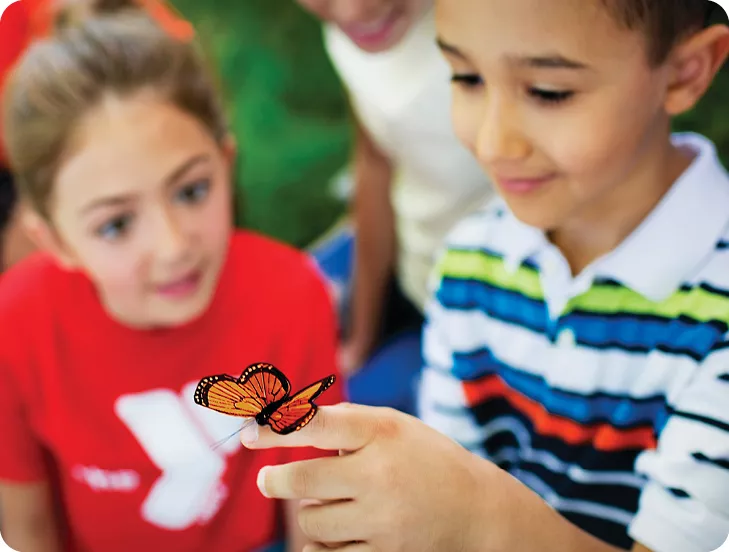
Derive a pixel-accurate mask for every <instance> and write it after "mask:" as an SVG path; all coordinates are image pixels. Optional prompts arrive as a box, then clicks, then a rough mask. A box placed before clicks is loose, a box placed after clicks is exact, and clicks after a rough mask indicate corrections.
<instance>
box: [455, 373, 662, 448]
mask: <svg viewBox="0 0 729 552" xmlns="http://www.w3.org/2000/svg"><path fill="white" fill-rule="evenodd" d="M463 390H464V392H465V394H466V402H467V403H468V404H469V406H474V405H478V404H482V403H484V402H486V401H487V400H489V399H495V398H503V399H505V400H506V401H507V402H508V403H509V404H510V405H511V406H512V407H514V408H515V409H517V410H518V411H519V412H521V413H522V414H524V415H525V416H526V417H527V418H529V420H531V422H532V424H533V425H534V431H536V432H537V433H539V434H540V435H543V436H545V437H558V438H559V439H562V440H563V441H564V442H565V443H568V444H570V445H592V446H593V447H594V448H595V449H597V450H602V451H619V450H625V449H654V448H656V444H657V442H656V437H655V434H654V431H653V428H650V427H644V428H635V429H624V430H621V429H617V428H615V427H613V426H611V425H609V424H595V425H590V426H586V425H582V424H580V423H578V422H575V421H574V420H570V419H569V418H565V417H562V416H556V415H554V414H550V413H549V412H547V410H546V409H545V408H544V406H542V405H541V404H539V403H538V402H536V401H533V400H532V399H530V398H528V397H525V396H524V395H522V394H521V393H519V392H518V391H516V390H514V389H512V388H511V387H509V386H508V385H506V384H505V383H504V382H503V381H502V380H501V378H499V377H498V376H497V375H494V376H488V377H486V378H483V379H481V380H478V381H474V382H465V383H464V384H463Z"/></svg>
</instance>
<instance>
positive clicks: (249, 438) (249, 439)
mask: <svg viewBox="0 0 729 552" xmlns="http://www.w3.org/2000/svg"><path fill="white" fill-rule="evenodd" d="M256 441H258V424H255V423H254V424H250V425H247V426H246V427H244V428H243V430H242V431H241V432H240V442H241V443H243V444H244V445H252V444H253V443H255V442H256Z"/></svg>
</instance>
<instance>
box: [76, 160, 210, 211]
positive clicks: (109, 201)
mask: <svg viewBox="0 0 729 552" xmlns="http://www.w3.org/2000/svg"><path fill="white" fill-rule="evenodd" d="M209 159H210V155H208V154H207V153H201V154H198V155H193V156H192V157H190V158H189V159H187V160H186V161H185V162H184V163H182V164H180V166H179V167H177V168H176V169H175V170H174V171H172V172H171V173H170V174H169V175H168V176H167V177H165V180H164V185H165V186H170V185H172V184H174V183H175V182H176V181H177V180H179V179H180V178H181V177H182V176H183V175H184V174H185V173H186V172H187V171H189V170H190V169H192V168H193V167H194V166H196V165H198V164H201V163H205V162H207V161H209ZM132 199H133V197H132V196H131V195H116V196H106V197H99V198H96V199H94V200H92V201H91V202H89V204H88V205H86V206H85V207H83V208H82V209H81V213H82V214H86V213H88V212H89V211H93V210H94V209H97V208H99V207H113V206H116V205H123V204H126V203H129V202H130V201H131V200H132Z"/></svg>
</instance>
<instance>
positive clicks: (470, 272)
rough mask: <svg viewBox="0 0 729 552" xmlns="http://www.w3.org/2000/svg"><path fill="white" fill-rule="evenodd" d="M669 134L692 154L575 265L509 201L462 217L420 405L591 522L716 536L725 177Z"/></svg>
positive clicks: (727, 507)
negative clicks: (627, 230) (631, 219)
mask: <svg viewBox="0 0 729 552" xmlns="http://www.w3.org/2000/svg"><path fill="white" fill-rule="evenodd" d="M672 139H673V141H674V143H676V144H677V145H680V146H683V147H687V148H691V149H692V150H694V151H695V153H696V157H695V159H694V161H693V163H692V164H691V166H690V167H689V168H688V169H687V170H686V172H685V173H684V174H683V175H682V176H681V177H680V178H679V179H678V180H677V181H676V182H675V183H674V185H673V186H672V188H671V189H670V190H669V192H668V193H667V194H666V195H665V196H664V198H663V199H662V200H661V202H660V203H659V204H658V205H657V206H656V208H655V209H654V210H653V212H652V213H651V214H650V215H649V216H648V217H647V218H646V219H645V220H644V221H643V223H642V224H641V225H640V226H639V227H638V228H637V229H636V230H635V231H634V232H633V233H632V234H631V235H630V236H629V237H628V238H627V239H626V240H625V241H624V242H623V243H622V244H621V245H620V246H619V247H617V248H616V249H615V250H613V251H612V252H610V253H609V254H607V255H604V256H603V257H601V258H599V259H597V260H596V261H594V262H593V263H592V264H591V265H589V266H588V267H587V268H586V269H585V270H583V271H582V272H581V273H580V274H579V275H578V276H576V277H574V276H572V274H571V272H570V269H569V266H568V264H567V262H566V260H565V259H564V257H563V256H562V254H561V253H560V251H559V250H558V249H557V248H556V247H555V246H553V245H552V244H551V243H549V242H548V241H547V239H546V238H545V236H544V234H543V233H542V232H540V231H538V230H536V229H534V228H531V227H528V226H526V225H524V224H522V223H521V222H519V221H518V220H517V219H516V218H515V217H514V216H513V215H512V214H511V213H510V212H509V210H508V208H507V207H506V206H505V205H504V204H503V203H502V202H501V201H500V200H499V201H496V202H494V203H492V204H491V205H489V207H488V208H487V209H485V210H482V211H481V212H479V213H477V214H475V215H472V216H470V217H469V218H467V219H465V220H464V221H462V223H460V224H459V225H458V226H457V227H456V228H455V229H454V231H453V232H452V233H451V235H450V237H449V239H448V242H447V246H446V248H445V251H444V253H443V254H442V256H441V260H440V263H439V267H438V269H437V272H436V277H435V278H434V281H433V298H432V300H431V301H430V303H429V305H428V307H427V324H426V328H425V334H424V355H425V359H426V368H425V370H424V374H423V381H422V390H421V400H420V405H419V406H420V416H421V417H422V418H423V420H424V421H425V422H426V423H428V424H429V425H431V426H433V427H434V428H436V429H438V430H439V431H441V432H443V433H445V434H446V435H449V436H450V437H452V438H453V439H455V440H456V441H458V442H459V443H461V444H462V445H463V446H465V447H467V448H468V449H469V450H471V451H473V452H475V453H477V454H479V455H482V456H483V457H485V458H487V459H489V460H490V461H492V462H494V463H495V464H497V465H499V466H500V467H502V468H503V469H505V470H507V471H508V472H509V473H511V474H512V475H513V476H515V477H516V478H518V479H519V480H521V481H522V482H523V483H524V484H526V485H527V486H528V487H530V488H531V489H532V490H534V491H535V492H536V493H538V494H539V495H540V496H541V497H542V498H543V499H544V500H545V501H546V502H547V503H549V504H550V505H551V506H552V507H553V508H555V509H556V510H557V511H559V512H560V513H561V514H562V515H563V516H565V517H566V518H567V519H568V520H570V521H571V522H573V523H574V524H576V525H578V526H580V527H581V528H583V529H584V530H586V531H588V532H590V533H592V534H593V535H595V536H597V537H598V538H600V539H602V540H604V541H606V542H608V543H611V544H613V545H617V546H619V547H623V548H630V547H631V545H632V543H633V542H634V541H638V542H641V543H643V544H644V545H646V546H647V547H648V548H649V549H651V550H653V551H654V552H707V551H710V550H714V549H716V548H717V547H718V546H719V545H721V544H722V543H723V542H724V539H725V538H726V536H727V533H729V176H728V175H727V174H726V172H725V171H724V169H723V168H722V166H721V164H720V162H719V161H718V158H717V155H716V152H715V150H714V147H713V145H712V144H711V143H710V142H709V141H708V140H706V139H705V138H703V137H701V136H698V135H695V134H678V135H674V136H673V137H672ZM485 499H487V498H485Z"/></svg>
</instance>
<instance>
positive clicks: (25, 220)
mask: <svg viewBox="0 0 729 552" xmlns="http://www.w3.org/2000/svg"><path fill="white" fill-rule="evenodd" d="M20 216H21V217H22V218H21V224H22V225H23V229H24V230H25V233H26V235H27V236H28V238H30V240H31V241H32V242H33V243H34V244H35V246H36V247H37V248H38V249H42V250H43V251H47V252H48V253H50V254H51V255H52V256H53V257H54V258H55V259H56V262H57V263H58V264H60V265H61V266H62V267H64V268H66V269H68V270H72V269H74V268H77V267H78V262H77V261H76V258H75V257H74V255H73V254H72V253H71V252H70V251H68V249H67V247H66V246H65V244H64V243H63V240H61V238H60V236H59V235H58V232H56V230H55V229H54V228H53V227H52V226H51V224H49V223H48V221H46V220H45V219H44V218H43V217H41V216H40V215H39V214H38V213H36V212H35V211H33V210H32V209H30V208H29V207H22V212H21V213H20Z"/></svg>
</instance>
